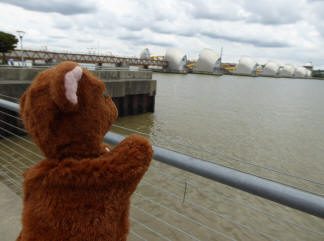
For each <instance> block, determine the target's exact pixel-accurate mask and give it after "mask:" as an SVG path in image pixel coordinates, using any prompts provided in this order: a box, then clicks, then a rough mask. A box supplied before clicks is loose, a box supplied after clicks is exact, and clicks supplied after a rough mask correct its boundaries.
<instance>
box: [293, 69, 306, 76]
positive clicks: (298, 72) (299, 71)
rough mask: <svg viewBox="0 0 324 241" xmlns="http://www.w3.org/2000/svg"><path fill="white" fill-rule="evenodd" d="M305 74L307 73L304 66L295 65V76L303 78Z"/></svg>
mask: <svg viewBox="0 0 324 241" xmlns="http://www.w3.org/2000/svg"><path fill="white" fill-rule="evenodd" d="M306 75H307V73H306V69H305V68H304V67H297V68H296V69H295V73H294V76H295V77H296V78H305V77H306Z"/></svg>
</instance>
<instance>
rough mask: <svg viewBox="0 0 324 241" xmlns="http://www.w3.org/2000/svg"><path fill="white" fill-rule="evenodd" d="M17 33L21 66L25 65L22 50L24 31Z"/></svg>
mask: <svg viewBox="0 0 324 241" xmlns="http://www.w3.org/2000/svg"><path fill="white" fill-rule="evenodd" d="M16 32H17V33H18V36H19V39H20V48H21V65H25V61H24V49H23V44H22V41H23V37H24V35H25V32H24V31H21V30H18V31H16Z"/></svg>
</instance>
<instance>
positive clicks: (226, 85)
mask: <svg viewBox="0 0 324 241" xmlns="http://www.w3.org/2000/svg"><path fill="white" fill-rule="evenodd" d="M153 78H154V79H156V80H157V95H156V106H155V113H153V114H144V115H139V116H129V117H123V118H120V119H119V120H118V121H117V122H116V125H119V126H123V127H126V128H130V129H133V130H136V131H139V132H143V133H146V134H149V135H150V136H149V138H150V140H151V141H152V142H153V143H154V144H156V145H159V146H163V147H166V148H169V149H172V150H175V151H179V152H182V153H186V154H188V155H192V156H195V157H199V158H202V159H205V160H209V161H212V162H215V163H218V164H221V165H225V166H228V167H232V168H235V169H238V170H241V171H244V172H247V173H251V174H254V175H257V176H261V177H265V178H268V179H271V180H274V181H277V182H281V183H285V184H288V185H291V186H294V187H297V188H300V189H303V190H306V191H308V192H312V193H317V194H319V195H324V108H323V103H324V81H321V80H310V79H288V78H287V79H286V78H265V77H257V78H255V77H243V76H230V75H224V76H211V75H196V74H187V75H181V74H160V73H155V74H154V75H153ZM114 131H119V132H121V133H122V134H130V132H125V131H122V130H120V129H119V128H114ZM164 168H166V167H164ZM168 172H172V173H173V175H174V176H177V177H183V176H185V175H186V174H184V173H183V172H177V171H176V170H169V171H168ZM196 179H198V178H196V177H194V176H191V177H190V179H189V180H191V181H193V182H195V181H196ZM197 182H198V181H197ZM170 185H171V184H170ZM201 185H205V186H208V187H214V188H215V189H213V190H214V191H216V192H218V193H221V194H226V195H227V196H230V197H234V198H236V200H240V201H242V200H244V201H246V202H245V203H250V204H251V205H252V206H255V207H258V208H260V209H262V210H271V211H272V213H275V214H277V215H278V217H286V218H287V217H288V219H290V220H291V221H294V222H297V223H298V222H299V223H301V224H302V225H305V224H307V225H309V227H314V228H315V227H317V231H320V232H322V234H323V233H324V225H322V224H321V223H323V222H322V221H323V220H319V219H313V218H312V217H309V216H310V215H303V214H301V213H299V212H295V211H294V210H289V214H283V211H282V210H283V209H285V210H287V208H281V207H278V206H276V207H274V206H273V204H272V203H271V202H269V201H264V200H262V199H258V198H252V197H251V196H246V194H244V193H243V192H238V191H236V190H234V189H231V188H230V189H229V188H227V187H225V186H223V185H219V184H215V183H210V182H205V181H203V182H202V183H201ZM210 192H212V191H210ZM198 196H199V195H198ZM198 198H199V197H198ZM205 198H207V199H208V198H209V197H208V196H207V197H205ZM223 202H224V201H223ZM221 205H223V204H220V205H219V206H218V207H217V208H218V210H219V209H221V210H222V208H224V209H223V210H222V211H223V212H224V213H225V214H226V213H228V212H229V213H231V214H233V210H235V211H234V212H237V216H239V218H238V219H241V221H242V222H243V223H247V224H249V223H253V222H256V223H257V222H261V223H262V225H263V226H265V227H267V228H265V230H266V231H265V232H267V233H270V234H272V235H274V234H275V235H274V236H276V235H277V238H279V239H280V238H281V240H324V236H317V235H315V236H312V235H310V234H309V233H307V232H304V231H301V232H300V233H303V234H302V236H301V235H300V234H298V232H296V231H294V230H292V229H290V227H285V228H284V230H281V231H274V230H276V228H274V226H276V225H281V224H280V222H279V223H278V222H277V221H273V220H272V221H271V222H270V221H269V220H266V221H265V220H262V219H258V218H255V220H252V219H253V218H251V217H245V214H244V212H243V213H240V211H238V210H240V207H234V208H233V207H232V206H230V207H220V206H221ZM247 215H253V217H254V214H247ZM237 216H235V215H234V217H236V218H237ZM268 221H269V222H268ZM318 225H319V226H318ZM272 228H273V230H272V231H271V229H272ZM259 229H260V227H259ZM298 231H300V230H298ZM241 235H242V234H237V236H236V238H238V237H241V238H242V236H241ZM303 235H304V236H303ZM252 237H253V235H252V236H249V235H248V236H247V237H245V238H243V239H242V240H251V239H254V238H252ZM216 240H217V239H216ZM255 240H259V238H255Z"/></svg>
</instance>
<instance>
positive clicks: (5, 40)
mask: <svg viewBox="0 0 324 241" xmlns="http://www.w3.org/2000/svg"><path fill="white" fill-rule="evenodd" d="M17 43H18V39H17V38H16V36H15V35H12V34H10V33H5V32H2V31H0V52H1V53H2V63H3V64H5V63H6V56H5V53H7V52H9V51H10V50H14V49H15V48H16V44H17Z"/></svg>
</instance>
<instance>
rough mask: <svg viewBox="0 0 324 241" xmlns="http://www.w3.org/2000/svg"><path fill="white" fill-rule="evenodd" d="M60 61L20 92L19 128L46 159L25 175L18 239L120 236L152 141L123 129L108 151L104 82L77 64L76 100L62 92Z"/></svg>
mask: <svg viewBox="0 0 324 241" xmlns="http://www.w3.org/2000/svg"><path fill="white" fill-rule="evenodd" d="M76 66H77V64H76V63H74V62H63V63H61V64H60V65H58V66H56V67H55V68H51V69H48V70H46V71H43V72H41V73H40V74H39V75H38V76H37V77H36V78H35V80H34V81H33V83H32V84H31V86H30V87H29V89H28V90H27V91H26V92H25V93H24V95H23V96H22V98H21V102H20V105H21V116H22V117H23V121H24V125H25V128H26V129H27V130H28V131H29V133H30V134H31V136H32V137H33V139H34V141H35V143H36V144H37V145H38V146H39V147H40V149H41V150H42V151H43V152H44V154H45V156H46V159H45V160H43V161H41V162H40V163H38V164H37V165H35V166H34V167H32V168H30V169H28V170H27V171H26V172H25V174H24V177H25V179H24V183H23V188H24V208H23V215H22V224H23V228H22V231H21V233H20V235H19V237H18V238H17V240H19V241H45V240H46V241H122V240H126V237H127V234H128V231H129V221H128V216H129V206H130V196H131V194H132V193H133V192H134V191H135V189H136V186H137V184H138V183H139V181H140V179H141V178H142V176H143V175H144V173H145V172H146V170H147V169H148V166H149V164H150V161H151V159H152V154H153V151H152V146H151V145H150V143H149V142H148V141H147V140H146V139H145V138H143V137H141V136H135V135H134V136H130V137H128V138H126V139H125V140H124V141H122V142H121V143H120V144H118V145H117V146H116V147H115V148H114V149H113V150H111V151H110V152H107V151H106V150H105V147H106V145H105V144H103V137H104V135H105V134H106V132H107V131H108V130H109V129H110V127H111V125H112V123H113V122H114V121H115V119H116V118H117V115H118V113H117V109H116V107H115V105H114V103H113V102H112V100H111V98H110V97H109V96H108V98H107V99H106V98H105V97H104V96H103V93H104V92H106V89H105V86H104V84H103V83H102V82H101V81H100V80H99V79H98V78H97V77H95V76H94V75H93V74H91V73H90V72H88V71H87V70H85V69H83V75H82V77H81V80H80V81H79V85H78V90H77V96H78V103H77V104H76V105H74V104H72V103H71V102H69V101H68V100H67V99H66V97H65V95H64V93H65V92H64V91H65V89H64V76H65V74H66V73H67V72H68V71H70V70H72V69H73V68H74V67H76Z"/></svg>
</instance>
